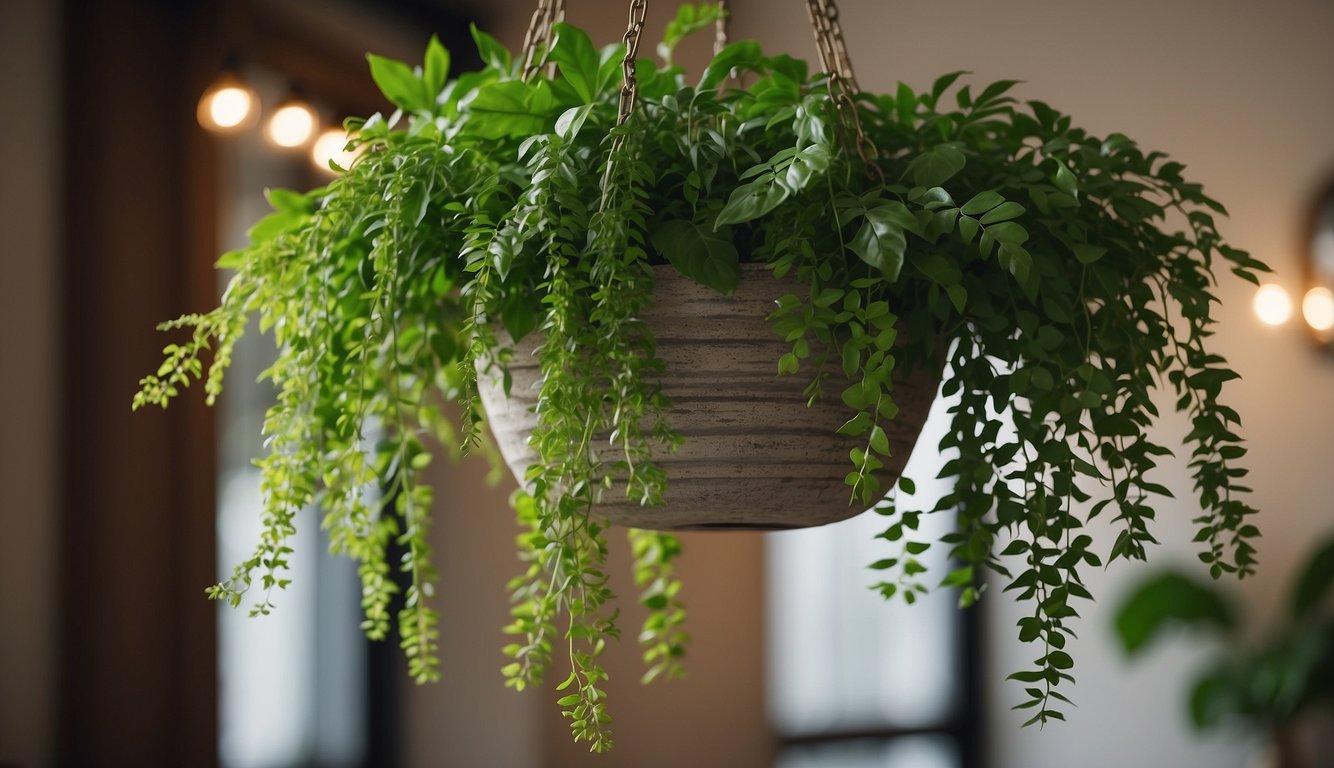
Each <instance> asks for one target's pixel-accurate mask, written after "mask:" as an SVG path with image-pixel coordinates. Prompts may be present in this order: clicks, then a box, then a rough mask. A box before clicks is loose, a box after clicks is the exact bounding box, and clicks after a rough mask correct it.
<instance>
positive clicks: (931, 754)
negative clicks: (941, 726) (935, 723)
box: [774, 736, 960, 768]
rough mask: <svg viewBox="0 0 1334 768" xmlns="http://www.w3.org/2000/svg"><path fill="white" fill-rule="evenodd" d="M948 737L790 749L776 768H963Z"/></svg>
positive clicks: (910, 738)
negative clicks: (960, 766)
mask: <svg viewBox="0 0 1334 768" xmlns="http://www.w3.org/2000/svg"><path fill="white" fill-rule="evenodd" d="M959 765H960V762H959V750H958V748H957V747H955V745H954V744H953V742H951V741H950V740H949V739H948V738H945V737H938V736H906V737H900V738H895V739H893V740H886V741H851V742H833V743H828V744H819V745H811V746H800V747H789V748H788V749H785V750H783V752H782V754H781V755H779V758H778V761H777V762H776V763H775V764H774V768H959Z"/></svg>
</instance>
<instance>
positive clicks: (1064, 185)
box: [1052, 158, 1079, 197]
mask: <svg viewBox="0 0 1334 768" xmlns="http://www.w3.org/2000/svg"><path fill="white" fill-rule="evenodd" d="M1052 160H1053V161H1054V162H1055V163H1056V174H1055V175H1054V176H1053V177H1052V183H1053V184H1055V185H1056V188H1057V189H1059V190H1061V191H1062V192H1064V193H1066V194H1067V195H1070V196H1071V197H1078V196H1079V182H1078V181H1077V180H1076V179H1075V175H1074V174H1073V173H1071V172H1070V168H1069V166H1067V165H1066V164H1065V163H1063V162H1061V161H1060V160H1059V159H1058V158H1052Z"/></svg>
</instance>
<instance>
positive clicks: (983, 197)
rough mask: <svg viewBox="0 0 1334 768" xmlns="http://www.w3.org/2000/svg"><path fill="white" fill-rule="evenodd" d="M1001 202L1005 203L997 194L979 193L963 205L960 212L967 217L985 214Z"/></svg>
mask: <svg viewBox="0 0 1334 768" xmlns="http://www.w3.org/2000/svg"><path fill="white" fill-rule="evenodd" d="M1003 202H1005V197H1004V196H1003V195H1001V194H1000V193H999V192H992V191H987V192H979V193H978V194H976V195H974V196H973V199H972V200H969V201H968V202H966V203H964V204H963V208H961V210H962V211H963V212H964V213H966V214H968V215H969V216H976V215H978V214H980V213H986V212H987V211H989V210H991V209H992V208H995V207H996V206H998V205H1000V204H1001V203H1003Z"/></svg>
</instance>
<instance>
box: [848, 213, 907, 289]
mask: <svg viewBox="0 0 1334 768" xmlns="http://www.w3.org/2000/svg"><path fill="white" fill-rule="evenodd" d="M907 247H908V241H907V239H906V238H905V237H904V236H903V230H902V229H899V228H898V227H897V226H895V225H893V224H885V223H878V222H875V221H872V220H871V218H870V217H869V216H868V217H867V219H866V221H864V222H862V225H861V227H860V228H858V230H857V234H856V236H854V237H853V238H852V240H851V241H850V242H849V243H848V248H849V249H850V250H851V251H852V252H853V253H855V254H857V257H858V258H859V259H861V260H862V261H864V262H866V263H867V264H869V265H871V266H872V267H874V268H876V269H878V270H880V274H882V275H884V276H885V279H887V280H889V281H891V282H892V281H894V280H897V279H898V277H899V272H900V271H901V270H902V269H903V253H904V251H905V250H907Z"/></svg>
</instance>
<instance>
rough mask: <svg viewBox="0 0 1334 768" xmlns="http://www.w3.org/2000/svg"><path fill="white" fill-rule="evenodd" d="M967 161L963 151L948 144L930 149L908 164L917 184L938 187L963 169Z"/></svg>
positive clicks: (909, 171) (909, 172) (908, 171)
mask: <svg viewBox="0 0 1334 768" xmlns="http://www.w3.org/2000/svg"><path fill="white" fill-rule="evenodd" d="M967 163H968V161H967V159H966V158H965V157H964V154H963V153H962V152H960V151H959V150H958V149H957V148H956V147H952V146H949V145H948V144H946V145H941V146H939V147H935V148H934V149H929V150H927V151H926V152H923V153H922V154H920V155H918V156H917V157H915V158H913V160H912V162H911V163H909V164H908V170H907V173H908V174H910V175H911V176H912V179H913V182H914V183H916V184H920V185H921V186H923V187H938V186H940V185H941V184H944V183H945V182H946V181H948V180H949V179H950V178H951V177H952V176H954V175H955V174H956V173H958V172H959V171H962V170H963V168H964V166H965V165H966V164H967Z"/></svg>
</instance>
